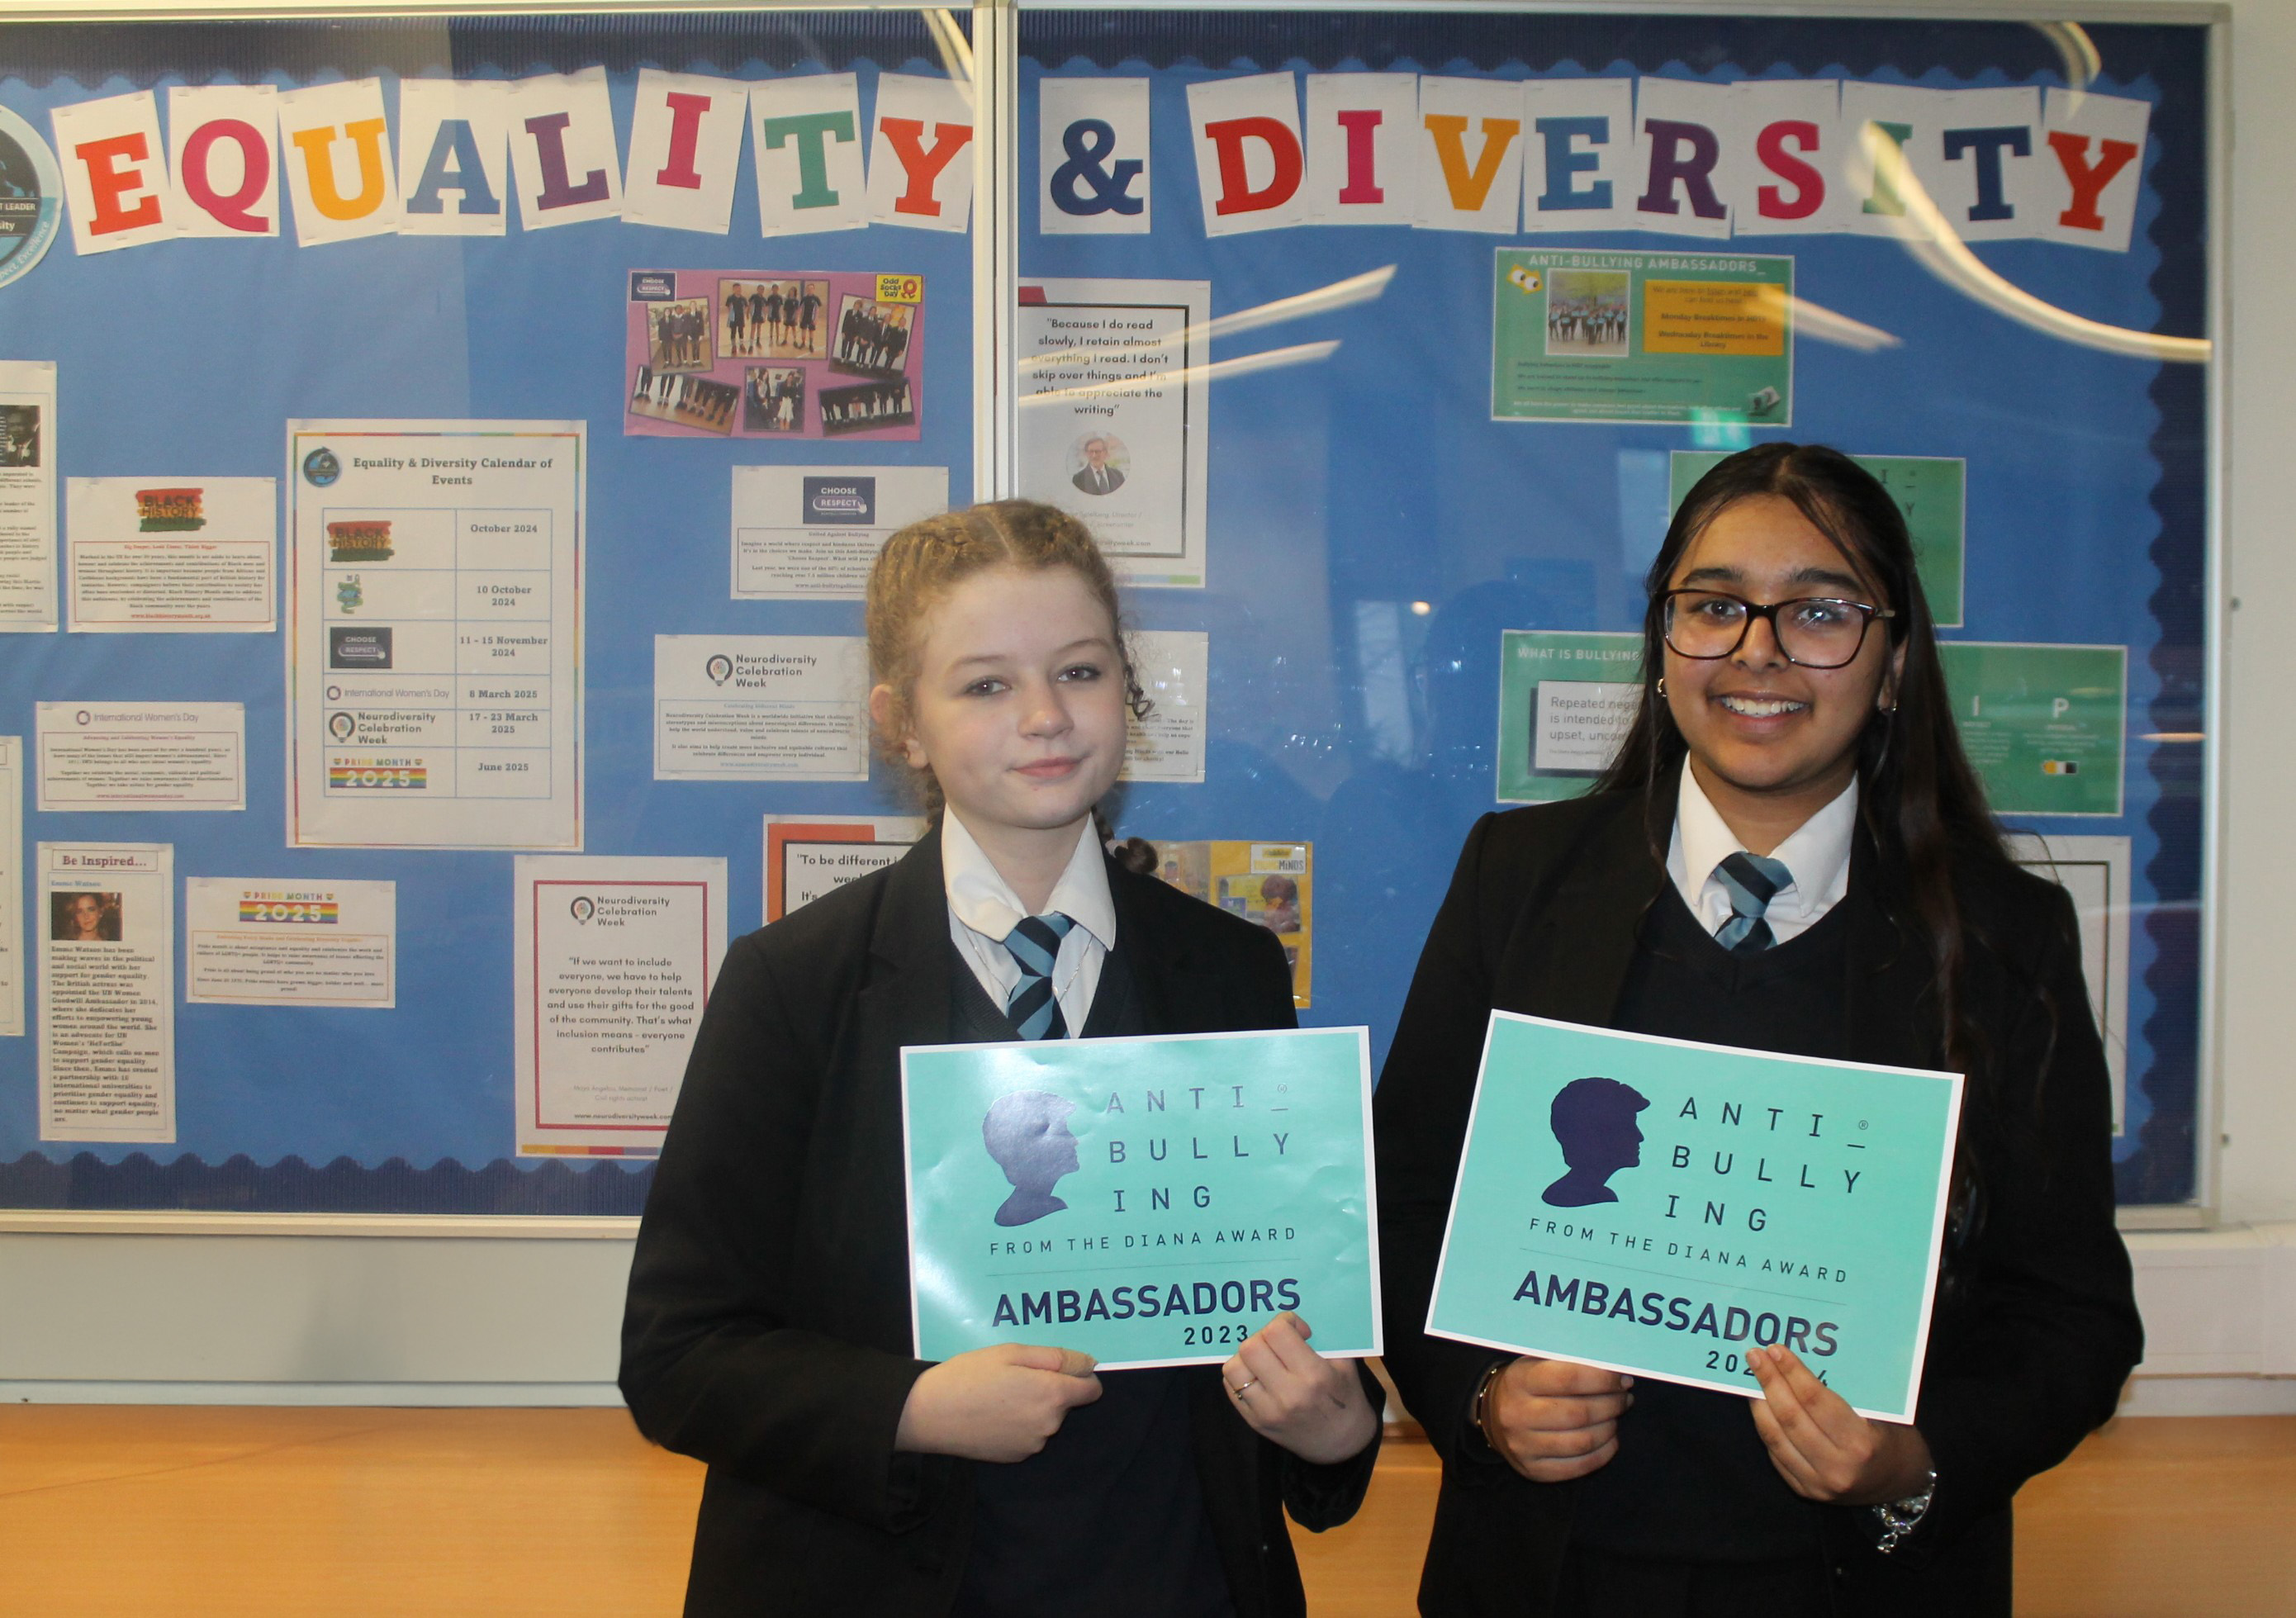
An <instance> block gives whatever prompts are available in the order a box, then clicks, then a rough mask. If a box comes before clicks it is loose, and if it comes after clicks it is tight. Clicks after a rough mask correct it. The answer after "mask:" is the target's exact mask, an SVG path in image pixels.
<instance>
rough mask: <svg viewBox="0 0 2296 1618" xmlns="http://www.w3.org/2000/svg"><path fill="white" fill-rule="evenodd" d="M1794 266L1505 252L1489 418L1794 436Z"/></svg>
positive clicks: (1495, 312) (1718, 258) (1495, 315)
mask: <svg viewBox="0 0 2296 1618" xmlns="http://www.w3.org/2000/svg"><path fill="white" fill-rule="evenodd" d="M1793 265H1794V261H1793V260H1792V259H1788V258H1778V257H1756V256H1753V255H1751V254H1744V253H1687V252H1664V253H1652V252H1608V251H1579V250H1574V249H1565V250H1556V249H1551V248H1517V247H1505V248H1501V249H1499V250H1498V259H1497V274H1496V275H1495V277H1494V280H1493V285H1492V292H1491V295H1492V300H1493V301H1492V309H1491V417H1492V419H1493V420H1495V421H1503V422H1504V421H1541V422H1688V423H1699V424H1702V425H1706V426H1712V425H1716V424H1718V423H1732V424H1738V423H1745V424H1748V425H1751V426H1756V427H1788V426H1792V424H1793Z"/></svg>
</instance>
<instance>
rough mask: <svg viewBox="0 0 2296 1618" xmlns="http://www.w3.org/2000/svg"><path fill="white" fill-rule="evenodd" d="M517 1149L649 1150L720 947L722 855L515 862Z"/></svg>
mask: <svg viewBox="0 0 2296 1618" xmlns="http://www.w3.org/2000/svg"><path fill="white" fill-rule="evenodd" d="M516 883H517V895H518V898H517V904H518V912H517V916H516V925H515V928H514V932H516V935H517V939H516V944H515V955H516V971H517V976H516V980H515V993H514V998H515V1001H516V1005H517V1019H518V1032H517V1046H518V1055H517V1077H518V1151H519V1155H520V1156H521V1157H552V1156H576V1157H651V1156H652V1155H653V1154H655V1153H656V1152H658V1151H660V1149H661V1138H662V1132H663V1131H664V1130H665V1129H668V1127H669V1113H670V1108H671V1107H672V1106H673V1105H676V1100H677V1087H678V1083H679V1081H680V1080H682V1079H683V1078H684V1077H685V1057H686V1052H687V1049H688V1047H691V1046H692V1045H693V1031H694V1030H695V1029H696V1028H698V1027H700V1026H701V1008H702V1006H704V1005H705V1004H706V1003H707V1002H708V1000H709V985H710V983H711V982H712V981H714V980H715V979H716V977H717V963H718V962H719V961H720V960H722V959H723V958H724V957H725V954H726V862H725V861H724V860H722V859H543V858H521V859H520V860H519V861H518V862H517V870H516Z"/></svg>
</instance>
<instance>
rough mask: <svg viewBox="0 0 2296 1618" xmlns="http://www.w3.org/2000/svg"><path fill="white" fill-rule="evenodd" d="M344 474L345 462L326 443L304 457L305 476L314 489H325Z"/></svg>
mask: <svg viewBox="0 0 2296 1618" xmlns="http://www.w3.org/2000/svg"><path fill="white" fill-rule="evenodd" d="M342 475H343V464H342V463H341V462H340V461H338V460H337V459H335V452H334V451H333V450H332V449H330V448H327V447H326V446H325V445H324V444H322V445H321V446H320V447H319V448H316V449H314V450H313V451H312V452H311V453H310V454H308V455H307V456H304V457H303V477H304V479H305V480H306V481H307V482H308V483H309V484H310V485H311V487H312V488H314V489H324V488H326V487H327V485H328V484H330V483H332V482H333V481H334V480H336V479H337V478H340V477H341V476H342Z"/></svg>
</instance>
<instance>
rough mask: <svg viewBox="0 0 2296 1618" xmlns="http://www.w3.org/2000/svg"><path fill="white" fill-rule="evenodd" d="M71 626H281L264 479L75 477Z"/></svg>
mask: <svg viewBox="0 0 2296 1618" xmlns="http://www.w3.org/2000/svg"><path fill="white" fill-rule="evenodd" d="M64 490H65V492H64V513H65V524H64V556H65V563H64V566H65V571H66V573H67V574H68V576H69V578H70V585H69V587H68V588H67V592H66V599H67V604H68V605H69V606H70V614H71V619H70V622H71V628H72V629H73V630H74V631H75V632H81V631H87V630H98V631H102V630H111V631H120V630H129V631H138V630H140V631H143V632H144V633H152V632H155V631H156V632H162V633H164V632H167V631H171V630H172V631H179V632H180V631H184V630H197V631H199V632H201V633H202V634H218V633H229V632H234V631H236V632H238V633H241V634H247V635H265V634H268V633H270V632H271V631H272V630H274V629H275V628H278V627H279V617H278V609H277V607H276V606H275V601H276V598H277V591H276V589H275V586H274V584H273V579H272V557H273V555H274V554H275V553H276V551H277V549H278V544H279V518H278V505H279V485H278V484H277V483H276V482H275V481H274V480H272V479H269V478H158V477H154V478H72V479H70V480H67V482H66V483H65V486H64Z"/></svg>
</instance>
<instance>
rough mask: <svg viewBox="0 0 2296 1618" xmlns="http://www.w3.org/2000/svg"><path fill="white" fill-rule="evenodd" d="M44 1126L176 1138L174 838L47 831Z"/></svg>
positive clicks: (75, 1134) (60, 1135) (83, 1134)
mask: <svg viewBox="0 0 2296 1618" xmlns="http://www.w3.org/2000/svg"><path fill="white" fill-rule="evenodd" d="M39 862H40V863H39V881H40V919H41V922H42V925H41V928H40V995H41V1001H40V1138H41V1139H42V1140H121V1141H146V1142H152V1141H160V1142H165V1141H171V1140H173V1139H175V1138H176V1004H175V980H176V959H175V956H176V917H175V889H176V883H175V864H176V861H175V850H174V848H173V846H172V845H170V844H168V843H164V842H44V843H42V844H40V846H39Z"/></svg>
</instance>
